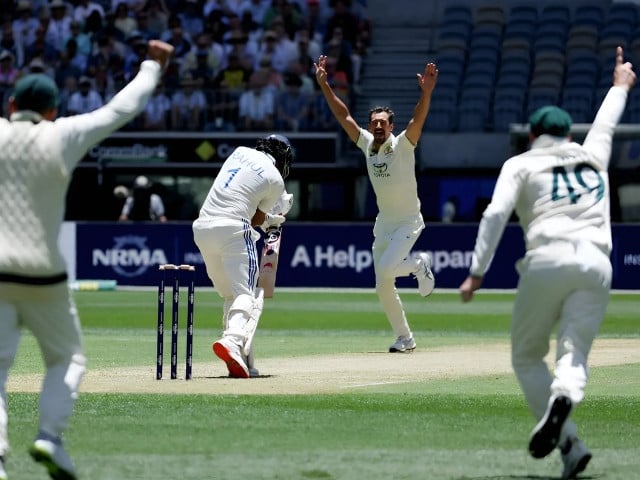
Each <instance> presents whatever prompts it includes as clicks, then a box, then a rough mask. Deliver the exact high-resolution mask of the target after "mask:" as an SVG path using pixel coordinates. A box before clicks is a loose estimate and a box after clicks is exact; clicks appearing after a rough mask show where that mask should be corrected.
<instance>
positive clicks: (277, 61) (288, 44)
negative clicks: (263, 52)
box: [271, 17, 298, 73]
mask: <svg viewBox="0 0 640 480" xmlns="http://www.w3.org/2000/svg"><path fill="white" fill-rule="evenodd" d="M271 31H273V32H274V33H275V37H276V39H275V44H274V45H273V53H272V54H271V55H272V57H273V63H272V65H273V68H275V69H276V70H278V71H279V72H280V73H285V72H286V71H287V67H288V66H289V63H291V61H292V60H293V59H295V58H297V56H298V46H297V45H296V43H295V42H294V41H293V40H291V38H289V35H288V34H287V31H286V30H285V28H284V22H283V20H282V17H276V18H275V19H274V20H273V22H272V23H271Z"/></svg>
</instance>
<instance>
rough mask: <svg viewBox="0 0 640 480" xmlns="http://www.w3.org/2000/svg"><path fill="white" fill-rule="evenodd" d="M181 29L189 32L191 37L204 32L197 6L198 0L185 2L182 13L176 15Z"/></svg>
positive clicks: (200, 12) (201, 16) (199, 10)
mask: <svg viewBox="0 0 640 480" xmlns="http://www.w3.org/2000/svg"><path fill="white" fill-rule="evenodd" d="M178 17H179V18H180V24H181V25H182V28H183V29H184V30H185V31H186V32H189V34H190V35H191V36H192V37H195V36H197V35H199V34H201V33H202V32H203V31H204V22H203V20H202V18H203V15H202V9H201V8H200V7H199V5H198V0H186V2H185V4H184V11H183V12H182V13H179V14H178Z"/></svg>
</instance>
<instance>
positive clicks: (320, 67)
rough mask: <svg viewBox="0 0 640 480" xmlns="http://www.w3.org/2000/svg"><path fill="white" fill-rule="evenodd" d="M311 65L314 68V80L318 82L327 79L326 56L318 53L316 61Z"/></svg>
mask: <svg viewBox="0 0 640 480" xmlns="http://www.w3.org/2000/svg"><path fill="white" fill-rule="evenodd" d="M313 66H314V67H315V69H316V80H317V81H318V83H319V84H322V83H324V82H326V81H327V56H326V55H320V56H319V57H318V63H314V64H313Z"/></svg>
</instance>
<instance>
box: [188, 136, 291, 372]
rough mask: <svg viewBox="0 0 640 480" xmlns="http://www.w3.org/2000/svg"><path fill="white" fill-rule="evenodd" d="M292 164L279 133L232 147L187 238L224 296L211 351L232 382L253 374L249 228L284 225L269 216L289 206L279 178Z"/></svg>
mask: <svg viewBox="0 0 640 480" xmlns="http://www.w3.org/2000/svg"><path fill="white" fill-rule="evenodd" d="M292 161H293V150H292V148H291V145H290V143H289V140H288V139H287V138H286V137H284V136H282V135H269V136H268V137H266V138H260V139H258V141H257V142H256V147H255V148H249V147H238V148H236V149H235V150H234V151H233V152H232V153H231V155H229V157H228V158H227V159H226V160H225V162H224V163H223V164H222V167H221V168H220V171H219V172H218V175H217V176H216V178H215V180H214V181H213V185H212V186H211V188H210V190H209V193H208V194H207V197H206V199H205V200H204V202H203V204H202V207H201V208H200V214H199V216H198V218H197V219H196V220H195V221H194V222H193V239H194V242H195V244H196V245H197V246H198V249H199V250H200V253H201V254H202V258H203V260H204V263H205V266H206V268H207V275H208V276H209V278H210V279H211V282H212V283H213V286H214V287H215V289H216V291H217V292H218V294H219V295H220V296H221V297H222V298H224V307H223V313H222V322H223V336H222V338H221V339H220V340H218V341H216V342H215V343H214V344H213V351H214V353H215V354H216V355H217V356H218V357H219V358H220V359H221V360H222V361H223V362H225V363H226V365H227V369H228V370H229V376H231V377H234V378H249V377H252V376H257V375H258V371H257V370H256V368H255V366H254V360H253V343H252V341H253V335H254V334H255V330H256V327H257V324H258V320H259V319H260V315H261V313H262V308H263V305H264V296H263V292H262V289H260V288H257V287H256V286H257V282H258V274H259V257H258V250H257V246H256V242H257V241H258V240H259V239H260V233H259V232H258V231H257V230H255V228H254V227H261V228H262V229H263V230H266V229H267V228H268V227H270V226H274V225H275V226H277V225H281V224H282V223H283V222H284V221H285V217H284V215H280V214H276V213H273V214H272V213H270V212H271V211H272V209H273V208H274V207H276V205H277V204H278V203H279V202H283V201H285V200H286V202H285V203H286V204H287V205H289V207H290V205H291V198H292V197H291V195H289V194H287V193H286V191H285V185H284V179H285V178H287V175H289V168H290V166H291V162H292ZM277 208H281V206H278V207H277ZM283 211H284V210H283Z"/></svg>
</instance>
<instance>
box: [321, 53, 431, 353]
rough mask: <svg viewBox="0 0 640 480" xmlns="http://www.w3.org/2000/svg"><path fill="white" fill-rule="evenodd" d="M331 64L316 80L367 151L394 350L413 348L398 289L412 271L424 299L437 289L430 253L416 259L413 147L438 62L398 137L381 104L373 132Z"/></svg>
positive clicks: (378, 264) (381, 288)
mask: <svg viewBox="0 0 640 480" xmlns="http://www.w3.org/2000/svg"><path fill="white" fill-rule="evenodd" d="M326 63H327V57H326V56H324V55H321V56H320V58H319V59H318V63H316V64H314V66H315V69H316V80H317V81H318V85H319V86H320V90H321V91H322V94H323V95H324V98H325V99H326V101H327V104H328V105H329V108H330V109H331V112H332V113H333V115H334V116H335V117H336V120H338V122H339V123H340V125H341V126H342V128H343V129H344V131H345V132H346V133H347V135H348V136H349V138H350V139H351V141H352V142H354V143H355V144H357V145H358V148H360V150H362V153H363V154H364V158H365V161H366V163H367V171H368V173H369V180H370V181H371V185H372V186H373V190H374V192H375V194H376V202H377V204H378V210H379V213H378V216H377V217H376V223H375V226H374V227H373V236H374V237H375V238H374V241H373V264H374V269H375V274H376V292H377V294H378V298H379V299H380V303H381V304H382V308H383V309H384V312H385V314H386V315H387V319H388V320H389V323H390V324H391V328H393V331H394V333H395V334H396V336H397V338H396V341H395V342H394V343H393V344H392V345H391V346H390V347H389V351H390V352H411V351H413V350H414V349H415V348H416V342H415V340H414V338H413V334H412V333H411V329H410V328H409V323H408V322H407V317H406V315H405V312H404V307H403V305H402V302H401V300H400V297H399V296H398V292H397V290H396V278H397V277H406V276H408V275H413V276H414V277H415V278H416V279H417V281H418V291H419V292H420V295H422V296H423V297H426V296H427V295H429V294H430V293H431V292H432V291H433V287H434V283H435V281H434V278H433V273H432V272H431V259H430V258H429V255H427V254H426V253H424V252H423V253H421V254H420V255H419V256H418V257H417V258H414V257H412V256H410V252H411V248H412V247H413V245H414V244H415V243H416V240H417V239H418V236H419V235H420V233H421V232H422V230H423V229H424V221H423V219H422V214H421V213H420V199H419V198H418V183H417V180H416V171H415V167H416V159H415V155H414V150H415V148H416V145H417V143H418V140H419V139H420V136H421V135H422V127H423V126H424V122H425V120H426V118H427V113H428V112H429V105H430V103H431V94H432V93H433V89H434V88H435V86H436V81H437V79H438V69H437V68H436V66H435V65H434V64H433V63H428V64H427V65H426V66H425V68H424V72H423V73H422V74H420V73H418V74H417V80H418V87H419V88H420V99H419V100H418V103H417V105H416V107H415V110H414V112H413V117H412V118H411V120H409V124H408V125H407V128H406V129H405V130H403V131H402V132H400V134H399V135H398V136H397V137H396V136H395V135H393V134H392V133H391V132H392V131H393V112H392V111H391V110H390V109H389V108H387V107H376V108H374V109H372V110H371V111H370V112H369V119H368V120H369V121H368V125H367V126H368V130H365V129H364V128H361V127H360V125H358V123H357V122H356V121H355V120H354V119H353V117H352V116H351V113H350V112H349V109H348V108H347V106H346V105H345V103H344V102H343V101H342V100H341V99H340V98H339V97H338V96H337V95H336V94H335V92H334V91H333V89H332V88H331V85H329V81H330V79H328V78H327V71H326Z"/></svg>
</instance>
